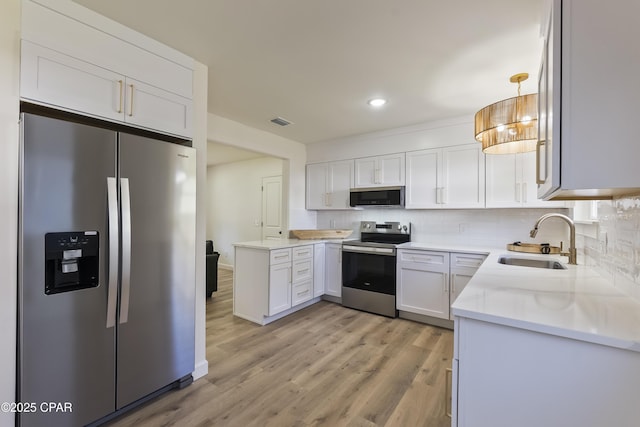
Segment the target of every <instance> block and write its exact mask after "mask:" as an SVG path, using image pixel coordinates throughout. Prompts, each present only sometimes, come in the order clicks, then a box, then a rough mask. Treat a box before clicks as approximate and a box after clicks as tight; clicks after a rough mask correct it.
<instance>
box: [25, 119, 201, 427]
mask: <svg viewBox="0 0 640 427" xmlns="http://www.w3.org/2000/svg"><path fill="white" fill-rule="evenodd" d="M21 120H22V123H21V131H22V133H21V174H20V222H19V245H20V248H19V254H20V255H19V260H18V261H19V281H18V289H19V297H18V300H19V308H18V315H19V321H18V325H19V331H18V337H19V338H18V364H19V366H18V379H17V380H18V381H17V383H18V399H19V401H20V402H22V403H23V405H24V404H27V403H28V404H29V405H31V404H33V405H32V406H31V409H33V410H28V411H23V412H22V413H21V414H20V415H19V417H18V419H19V423H20V424H21V425H22V426H52V425H64V426H76V425H78V426H80V425H85V424H89V423H92V422H94V421H96V420H100V419H104V417H108V416H110V414H113V413H114V412H116V411H121V410H123V408H124V409H126V408H128V407H129V405H131V404H132V403H134V402H139V401H140V400H141V399H144V398H145V397H148V396H150V395H153V393H155V392H157V391H158V390H163V389H166V388H167V386H175V385H179V384H185V383H188V382H189V381H190V379H191V373H192V372H193V369H194V297H195V245H196V231H195V206H196V203H195V197H196V184H195V150H194V149H192V148H190V147H188V146H185V145H180V144H177V143H175V141H174V142H167V141H163V140H160V139H156V138H150V137H148V136H149V135H146V136H139V135H135V134H133V133H128V132H129V131H127V130H125V131H122V129H121V130H120V131H114V130H111V129H109V128H108V127H106V126H104V125H103V124H101V123H96V124H98V126H99V127H97V126H95V125H93V124H92V125H88V124H80V123H76V122H73V121H69V120H61V119H59V118H51V117H45V116H41V115H35V114H29V113H23V115H22V119H21ZM103 126H104V127H103ZM49 402H54V403H61V404H63V405H64V406H56V407H51V405H47V404H48V403H49ZM43 405H44V406H43ZM25 408H26V407H25ZM65 408H67V409H69V408H70V409H71V411H68V410H65Z"/></svg>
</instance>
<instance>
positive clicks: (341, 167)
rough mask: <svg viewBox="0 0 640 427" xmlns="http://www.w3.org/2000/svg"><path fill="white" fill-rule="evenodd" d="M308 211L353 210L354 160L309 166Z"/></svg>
mask: <svg viewBox="0 0 640 427" xmlns="http://www.w3.org/2000/svg"><path fill="white" fill-rule="evenodd" d="M306 184H307V189H306V191H307V194H306V196H307V209H314V210H321V209H351V207H350V206H349V190H350V189H351V187H353V160H344V161H338V162H328V163H314V164H309V165H307V183H306Z"/></svg>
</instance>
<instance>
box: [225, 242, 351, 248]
mask: <svg viewBox="0 0 640 427" xmlns="http://www.w3.org/2000/svg"><path fill="white" fill-rule="evenodd" d="M348 240H353V239H313V240H300V239H277V240H253V241H250V242H239V243H234V244H233V246H235V247H239V248H250V249H266V250H273V249H286V248H293V247H296V246H305V245H315V244H316V243H340V244H341V243H342V242H344V241H348Z"/></svg>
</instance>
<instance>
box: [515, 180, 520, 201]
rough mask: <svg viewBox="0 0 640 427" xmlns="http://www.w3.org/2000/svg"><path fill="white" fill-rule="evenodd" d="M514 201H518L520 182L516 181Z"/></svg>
mask: <svg viewBox="0 0 640 427" xmlns="http://www.w3.org/2000/svg"><path fill="white" fill-rule="evenodd" d="M516 202H517V203H520V183H519V182H517V183H516Z"/></svg>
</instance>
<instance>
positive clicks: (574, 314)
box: [451, 249, 640, 427]
mask: <svg viewBox="0 0 640 427" xmlns="http://www.w3.org/2000/svg"><path fill="white" fill-rule="evenodd" d="M501 255H509V256H512V257H520V258H536V259H546V260H549V259H553V260H557V261H560V262H561V263H562V264H564V265H566V266H567V269H566V270H551V269H543V268H533V267H521V266H515V265H503V264H500V263H498V259H499V257H500V256H501ZM580 261H581V259H580V257H578V263H580ZM451 309H452V312H453V314H454V316H455V317H454V322H455V326H454V360H453V363H452V368H453V371H452V417H453V423H452V425H453V426H458V427H462V426H466V427H470V426H485V425H495V426H507V425H508V426H511V425H518V426H521V427H537V426H541V425H572V426H573V425H576V426H577V425H580V426H588V427H596V426H602V425H619V426H627V425H628V426H631V425H637V420H638V419H640V407H638V405H637V397H636V394H637V393H636V392H637V384H638V383H640V326H639V325H640V302H639V301H638V300H636V299H634V298H632V297H630V296H628V295H625V294H624V293H623V292H621V291H620V290H618V289H617V288H616V287H614V286H613V284H612V283H611V282H610V281H609V280H607V279H606V278H604V277H603V276H601V275H599V274H598V272H597V271H596V270H595V269H593V268H590V267H588V266H584V265H569V264H568V263H567V257H564V256H558V255H534V254H524V253H519V252H509V251H507V250H500V249H497V250H496V249H494V250H490V251H489V255H488V257H487V259H486V260H485V261H484V263H483V264H482V266H481V267H480V269H479V270H478V271H477V273H476V274H475V275H474V276H473V278H472V279H471V280H470V281H469V283H468V284H467V286H466V287H465V288H464V290H463V291H462V293H461V294H460V296H459V297H458V298H457V299H456V300H455V302H454V303H453V305H452V307H451Z"/></svg>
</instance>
